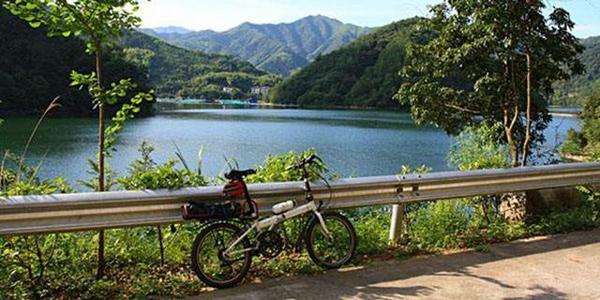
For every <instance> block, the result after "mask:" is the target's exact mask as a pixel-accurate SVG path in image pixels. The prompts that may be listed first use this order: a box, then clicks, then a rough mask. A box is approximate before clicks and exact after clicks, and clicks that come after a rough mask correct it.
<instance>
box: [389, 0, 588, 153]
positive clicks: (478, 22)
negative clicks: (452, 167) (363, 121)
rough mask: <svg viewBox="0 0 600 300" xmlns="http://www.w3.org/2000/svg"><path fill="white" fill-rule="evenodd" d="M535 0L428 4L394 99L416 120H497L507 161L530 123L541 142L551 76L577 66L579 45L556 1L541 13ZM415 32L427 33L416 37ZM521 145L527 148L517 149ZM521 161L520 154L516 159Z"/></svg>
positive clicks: (454, 128) (456, 125)
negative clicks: (527, 117) (550, 10)
mask: <svg viewBox="0 0 600 300" xmlns="http://www.w3.org/2000/svg"><path fill="white" fill-rule="evenodd" d="M543 7H544V5H543V3H542V2H541V1H483V0H457V1H447V2H446V3H443V4H441V5H438V6H435V7H433V8H432V10H431V13H432V14H433V16H432V17H431V18H430V19H428V20H424V21H423V22H422V24H421V26H420V28H421V32H417V33H415V35H414V36H413V41H412V44H411V46H410V48H409V50H408V51H407V53H408V55H407V56H408V57H407V59H406V62H407V63H406V66H405V67H404V68H403V70H402V72H401V74H402V76H403V77H404V78H405V80H406V83H405V84H403V85H401V86H400V89H399V91H398V93H397V94H396V99H398V100H399V101H400V102H401V103H403V104H409V105H410V106H411V112H412V115H413V117H414V119H415V120H416V121H417V122H418V123H430V124H434V125H436V126H439V127H442V128H444V129H445V130H446V131H447V132H448V133H451V134H458V133H460V132H461V131H462V130H463V129H464V128H465V127H467V126H471V125H474V124H477V123H479V120H481V118H483V119H484V120H485V121H488V122H489V123H491V124H496V123H499V124H502V125H503V129H504V130H505V134H504V135H503V136H502V137H501V138H500V139H499V140H498V142H507V143H509V144H510V146H511V155H512V156H513V159H514V161H518V160H517V156H518V154H517V153H519V152H520V151H521V150H522V149H521V148H527V147H526V146H525V142H524V141H525V140H526V139H525V138H524V137H525V136H526V134H525V133H526V132H527V131H530V132H531V134H532V138H533V141H534V142H533V145H535V144H539V143H541V142H543V140H544V137H543V130H544V128H545V127H546V124H547V122H548V121H549V120H550V117H549V115H548V111H547V108H546V103H547V102H548V101H547V100H548V99H549V97H550V96H551V95H552V93H553V84H554V83H555V82H556V81H557V80H565V79H568V78H569V77H570V75H571V73H578V72H580V71H581V68H580V66H581V63H580V62H579V60H578V58H577V55H578V54H579V53H580V52H581V46H580V45H579V43H578V41H577V39H576V38H575V37H574V36H573V35H572V34H571V33H570V28H572V24H571V21H570V19H569V18H568V14H565V12H564V11H561V10H560V9H556V10H555V15H554V14H553V15H551V17H550V19H549V20H548V19H546V18H545V15H544V14H543V11H542V9H543ZM422 37H428V38H427V39H423V38H422ZM525 53H529V54H530V55H531V57H532V61H533V65H532V72H531V74H532V81H533V83H532V99H533V101H532V102H533V103H532V105H531V107H532V110H531V111H532V115H531V121H532V123H531V124H532V129H531V130H527V129H526V123H525V121H524V119H525V118H523V115H524V114H525V111H526V107H527V101H526V100H527V94H528V93H527V89H526V78H527V73H528V72H527V68H526V66H527V64H526V57H525ZM525 152H527V151H525ZM524 161H525V160H524Z"/></svg>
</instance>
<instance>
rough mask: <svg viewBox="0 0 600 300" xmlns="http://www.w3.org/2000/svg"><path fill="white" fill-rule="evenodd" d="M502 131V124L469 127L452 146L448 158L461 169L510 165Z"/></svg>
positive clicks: (495, 167)
mask: <svg viewBox="0 0 600 300" xmlns="http://www.w3.org/2000/svg"><path fill="white" fill-rule="evenodd" d="M500 132H501V131H500V124H496V125H489V124H486V123H483V124H481V125H478V126H472V127H467V128H466V129H465V130H464V131H463V132H461V134H460V135H459V136H458V137H457V138H456V143H455V144H454V145H452V147H451V148H450V152H449V153H448V160H449V161H450V163H451V164H453V165H455V166H456V167H458V169H459V170H461V171H468V170H478V169H497V168H508V167H510V162H509V154H508V149H507V147H506V146H505V145H504V144H502V143H500V142H499V141H501V140H502V139H501V135H500Z"/></svg>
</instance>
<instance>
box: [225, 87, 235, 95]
mask: <svg viewBox="0 0 600 300" xmlns="http://www.w3.org/2000/svg"><path fill="white" fill-rule="evenodd" d="M234 90H235V88H232V87H230V86H226V87H223V92H224V93H227V94H230V95H231V94H233V91H234Z"/></svg>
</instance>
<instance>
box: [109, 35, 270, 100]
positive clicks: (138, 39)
mask: <svg viewBox="0 0 600 300" xmlns="http://www.w3.org/2000/svg"><path fill="white" fill-rule="evenodd" d="M120 45H121V46H122V47H123V48H124V54H125V55H124V56H125V58H126V59H127V60H128V61H131V62H133V63H135V64H139V65H143V66H145V67H146V68H147V69H148V73H149V79H150V84H151V85H152V86H153V87H154V88H155V90H156V92H157V95H158V96H159V97H184V98H185V97H194V98H207V99H213V98H249V97H251V96H252V94H251V89H252V87H253V86H264V85H267V86H272V85H274V84H275V83H276V82H277V81H278V80H279V78H278V77H276V76H273V75H270V74H267V73H266V72H263V71H260V70H258V69H256V68H255V67H254V66H253V65H252V64H250V63H248V62H245V61H241V60H239V59H237V58H234V57H232V56H227V55H221V54H206V53H203V52H200V51H191V50H187V49H183V48H179V47H176V46H173V45H170V44H167V43H165V42H163V41H162V40H159V39H158V38H155V37H151V36H149V35H146V34H144V33H141V32H138V31H132V32H129V33H127V34H125V35H124V36H123V37H122V38H121V41H120Z"/></svg>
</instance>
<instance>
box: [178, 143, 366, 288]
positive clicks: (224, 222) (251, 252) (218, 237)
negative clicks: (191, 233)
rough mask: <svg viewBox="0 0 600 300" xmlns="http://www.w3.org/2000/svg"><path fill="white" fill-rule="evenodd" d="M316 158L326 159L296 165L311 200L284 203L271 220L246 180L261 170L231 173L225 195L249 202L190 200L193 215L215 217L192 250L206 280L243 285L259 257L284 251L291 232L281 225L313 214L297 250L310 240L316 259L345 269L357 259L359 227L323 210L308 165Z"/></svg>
mask: <svg viewBox="0 0 600 300" xmlns="http://www.w3.org/2000/svg"><path fill="white" fill-rule="evenodd" d="M316 162H322V161H321V159H320V158H319V157H317V156H316V155H311V156H310V157H307V158H304V159H302V160H301V161H299V162H298V163H296V164H295V165H294V166H292V167H291V168H297V169H299V170H301V171H302V177H303V181H304V190H305V197H304V199H305V202H306V203H305V204H302V205H296V203H295V202H294V201H287V202H282V203H279V204H277V205H275V206H273V208H272V211H273V216H270V217H267V218H263V219H260V220H259V219H258V208H257V205H256V202H254V200H252V198H251V197H250V194H249V193H248V188H247V186H246V183H245V181H244V179H245V178H246V177H247V176H249V175H252V174H254V173H256V171H255V170H244V171H238V170H232V171H231V172H229V173H227V174H226V175H225V177H226V178H227V179H229V180H230V181H229V183H228V184H227V185H226V186H225V189H224V194H225V195H226V196H229V197H241V196H243V197H244V198H245V200H246V201H245V203H244V204H243V205H242V204H241V203H239V202H236V201H230V202H227V203H224V204H218V205H213V206H201V207H200V208H198V207H196V208H194V207H192V205H194V204H192V203H190V204H188V207H187V208H186V209H187V210H188V212H187V214H188V218H190V214H193V210H194V209H195V210H196V213H197V215H203V216H204V218H210V219H212V220H211V221H209V222H208V223H207V225H206V226H205V227H204V228H203V229H202V230H201V231H200V233H199V234H198V235H197V236H196V239H195V240H194V245H193V248H192V269H193V270H194V272H195V273H196V275H197V276H198V278H199V279H200V280H201V281H203V282H204V283H205V284H207V285H208V286H211V287H215V288H229V287H232V286H235V285H237V284H239V283H240V282H241V281H242V280H243V279H244V278H245V277H246V275H247V273H248V272H249V270H250V266H251V264H252V259H253V257H254V256H261V257H263V258H267V259H272V258H275V257H277V256H278V255H279V254H280V253H281V252H282V251H283V250H284V246H285V240H287V236H285V234H284V233H282V232H281V226H280V225H281V224H283V223H284V222H285V221H287V220H290V219H293V218H297V217H301V216H304V215H306V214H309V213H312V217H311V218H310V219H309V221H308V222H306V223H305V225H304V227H303V229H302V231H301V234H300V236H299V237H298V241H297V244H296V247H297V249H299V248H298V247H301V245H302V244H305V245H306V249H307V252H308V255H309V256H310V258H311V259H312V261H313V262H314V263H316V264H317V265H319V266H321V267H323V268H326V269H337V268H340V267H341V266H343V265H345V264H347V263H348V262H349V261H350V260H351V259H352V258H353V257H354V254H355V252H356V244H357V241H356V231H355V229H354V226H353V225H352V223H351V222H350V220H348V218H346V217H345V216H344V215H342V214H340V213H337V212H331V211H327V212H322V210H323V209H322V208H323V201H322V200H319V201H318V202H317V201H315V198H314V196H313V192H312V189H311V184H310V180H309V171H308V168H307V167H308V166H309V165H311V164H313V163H316ZM196 205H198V204H196ZM199 211H201V212H200V213H199ZM184 215H185V212H184ZM238 224H239V225H241V227H240V226H239V225H238ZM284 237H285V238H284Z"/></svg>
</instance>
